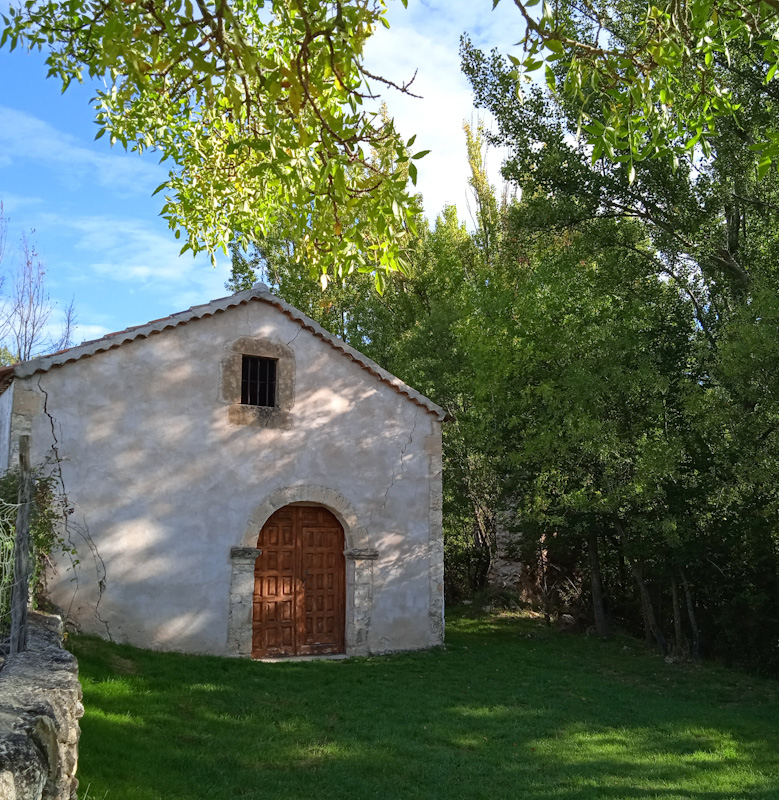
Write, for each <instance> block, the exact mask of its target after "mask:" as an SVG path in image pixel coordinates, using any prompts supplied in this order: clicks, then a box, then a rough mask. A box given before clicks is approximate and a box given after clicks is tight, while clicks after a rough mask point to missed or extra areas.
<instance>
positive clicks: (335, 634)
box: [252, 506, 346, 658]
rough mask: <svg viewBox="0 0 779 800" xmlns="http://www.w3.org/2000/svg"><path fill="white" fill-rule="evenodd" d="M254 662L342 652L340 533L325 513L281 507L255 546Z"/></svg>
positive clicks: (343, 596)
mask: <svg viewBox="0 0 779 800" xmlns="http://www.w3.org/2000/svg"><path fill="white" fill-rule="evenodd" d="M257 547H258V548H260V549H261V550H262V555H260V557H259V558H258V559H257V563H256V565H255V568H254V608H253V635H252V657H253V658H263V657H266V656H289V655H317V654H326V653H343V652H344V628H345V617H346V614H345V607H346V569H345V560H344V531H343V528H342V527H341V524H340V523H339V522H338V520H337V519H336V518H335V517H334V516H333V515H332V514H331V513H330V512H329V511H328V510H327V509H326V508H321V507H316V506H285V507H284V508H280V509H279V510H278V511H276V512H275V513H274V514H272V515H271V516H270V518H269V519H268V521H267V522H266V523H265V525H263V527H262V530H261V531H260V536H259V539H258V541H257Z"/></svg>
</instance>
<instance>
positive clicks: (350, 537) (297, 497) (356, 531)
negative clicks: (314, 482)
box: [241, 485, 369, 551]
mask: <svg viewBox="0 0 779 800" xmlns="http://www.w3.org/2000/svg"><path fill="white" fill-rule="evenodd" d="M290 503H317V504H318V505H321V506H324V507H325V508H327V509H328V510H329V511H331V512H332V513H333V514H334V515H335V517H336V519H337V520H338V521H339V522H340V523H341V525H342V526H343V529H344V537H345V539H346V549H347V550H348V551H349V550H352V551H362V550H367V549H368V547H369V545H368V532H367V530H366V529H365V527H364V526H363V525H360V521H359V517H358V515H357V512H356V511H355V509H354V507H353V506H352V504H351V503H350V502H349V501H348V500H347V499H346V498H345V497H344V496H343V495H342V494H341V493H340V492H336V491H335V490H334V489H328V488H327V487H326V486H309V485H303V486H285V487H284V488H282V489H276V490H275V491H274V492H271V494H269V495H268V497H266V498H265V500H264V501H263V502H262V503H260V505H258V506H257V507H256V508H255V509H254V511H253V512H252V515H251V517H249V522H248V524H247V525H246V529H245V530H244V533H243V538H242V539H241V547H256V546H257V536H258V535H259V532H260V529H261V528H262V526H263V525H264V524H265V523H266V522H267V521H268V518H269V517H270V516H271V514H273V513H274V511H278V510H279V509H280V508H283V507H284V506H288V505H290Z"/></svg>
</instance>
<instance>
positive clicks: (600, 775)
mask: <svg viewBox="0 0 779 800" xmlns="http://www.w3.org/2000/svg"><path fill="white" fill-rule="evenodd" d="M71 645H72V649H73V651H74V652H75V653H76V655H77V656H78V658H79V663H80V671H81V681H82V683H83V686H84V702H85V706H86V714H85V716H84V718H83V720H82V736H81V750H80V763H79V778H80V781H81V789H80V796H81V798H84V797H85V796H86V795H87V791H88V797H89V798H91V799H92V800H103V798H108V800H124V799H125V798H128V799H129V798H133V800H162V799H163V798H164V799H165V800H174V798H176V799H177V798H181V799H182V800H195V799H196V798H197V799H198V800H200V798H202V799H203V800H221V799H222V798H225V800H226V798H231V799H233V798H247V800H254V798H257V800H260V798H263V799H266V798H267V799H268V800H315V799H316V800H326V799H327V798H333V799H335V798H339V799H340V798H386V799H387V800H390V799H392V800H394V799H395V798H397V799H398V800H400V799H401V798H431V800H432V799H435V800H438V799H439V798H440V800H443V799H444V798H447V800H451V799H452V798H484V800H501V798H512V799H514V798H516V800H586V799H588V798H606V800H623V799H624V800H628V798H629V799H630V800H648V799H649V798H662V800H681V798H685V800H686V799H687V798H694V800H725V798H756V799H758V800H764V799H766V798H779V734H778V730H779V683H776V682H771V681H766V680H760V679H757V678H753V677H750V676H747V675H744V674H741V673H737V672H734V671H729V670H726V669H723V668H719V667H716V666H712V665H706V666H695V665H678V664H666V663H665V662H664V661H663V660H662V659H661V658H660V657H658V656H656V655H654V654H652V653H649V652H647V651H646V650H645V649H644V647H643V645H642V644H640V643H638V642H634V641H632V640H628V639H624V640H618V641H612V642H608V643H602V642H599V641H597V640H595V639H588V638H586V637H582V636H573V635H569V634H562V633H557V632H555V631H553V630H548V629H547V628H545V627H544V625H543V624H542V623H540V622H538V621H537V620H533V619H527V618H521V617H519V616H517V615H514V616H510V615H502V616H486V617H479V618H472V617H468V616H459V615H450V618H449V620H448V625H447V645H446V648H445V649H438V650H433V651H426V652H418V653H411V654H404V655H396V656H384V657H377V658H359V659H351V660H345V661H319V662H304V663H300V662H298V663H283V664H262V663H254V662H251V661H242V660H232V659H222V658H213V657H197V656H183V655H176V654H162V653H150V652H146V651H143V650H137V649H135V648H132V647H126V646H116V645H111V644H107V643H105V642H102V641H100V640H98V639H93V638H88V637H75V638H73V639H71Z"/></svg>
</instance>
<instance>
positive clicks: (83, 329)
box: [73, 323, 113, 344]
mask: <svg viewBox="0 0 779 800" xmlns="http://www.w3.org/2000/svg"><path fill="white" fill-rule="evenodd" d="M107 333H113V331H112V330H111V328H106V327H105V325H82V324H81V323H79V324H77V325H76V327H75V330H74V332H73V341H74V342H75V343H76V344H79V343H81V342H91V341H92V340H93V339H102V338H103V336H105V335H106V334H107Z"/></svg>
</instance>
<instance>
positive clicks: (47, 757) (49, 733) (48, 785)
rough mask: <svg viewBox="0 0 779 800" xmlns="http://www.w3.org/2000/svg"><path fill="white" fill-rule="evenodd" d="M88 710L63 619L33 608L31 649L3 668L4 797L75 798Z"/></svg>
mask: <svg viewBox="0 0 779 800" xmlns="http://www.w3.org/2000/svg"><path fill="white" fill-rule="evenodd" d="M83 714H84V707H83V705H82V704H81V685H80V684H79V681H78V662H77V661H76V659H75V657H74V656H73V655H71V654H70V653H69V652H68V651H67V650H64V649H63V647H62V620H61V619H60V618H59V617H58V616H55V615H52V614H40V613H37V612H31V613H30V615H29V629H28V640H27V650H26V651H25V652H24V653H20V654H18V655H16V656H13V657H11V658H9V659H8V660H7V661H6V662H5V665H4V666H3V668H2V671H0V800H76V798H77V796H78V795H77V790H78V780H77V779H76V766H77V763H78V739H79V735H80V730H79V725H78V720H79V719H80V718H81V717H82V716H83Z"/></svg>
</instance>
